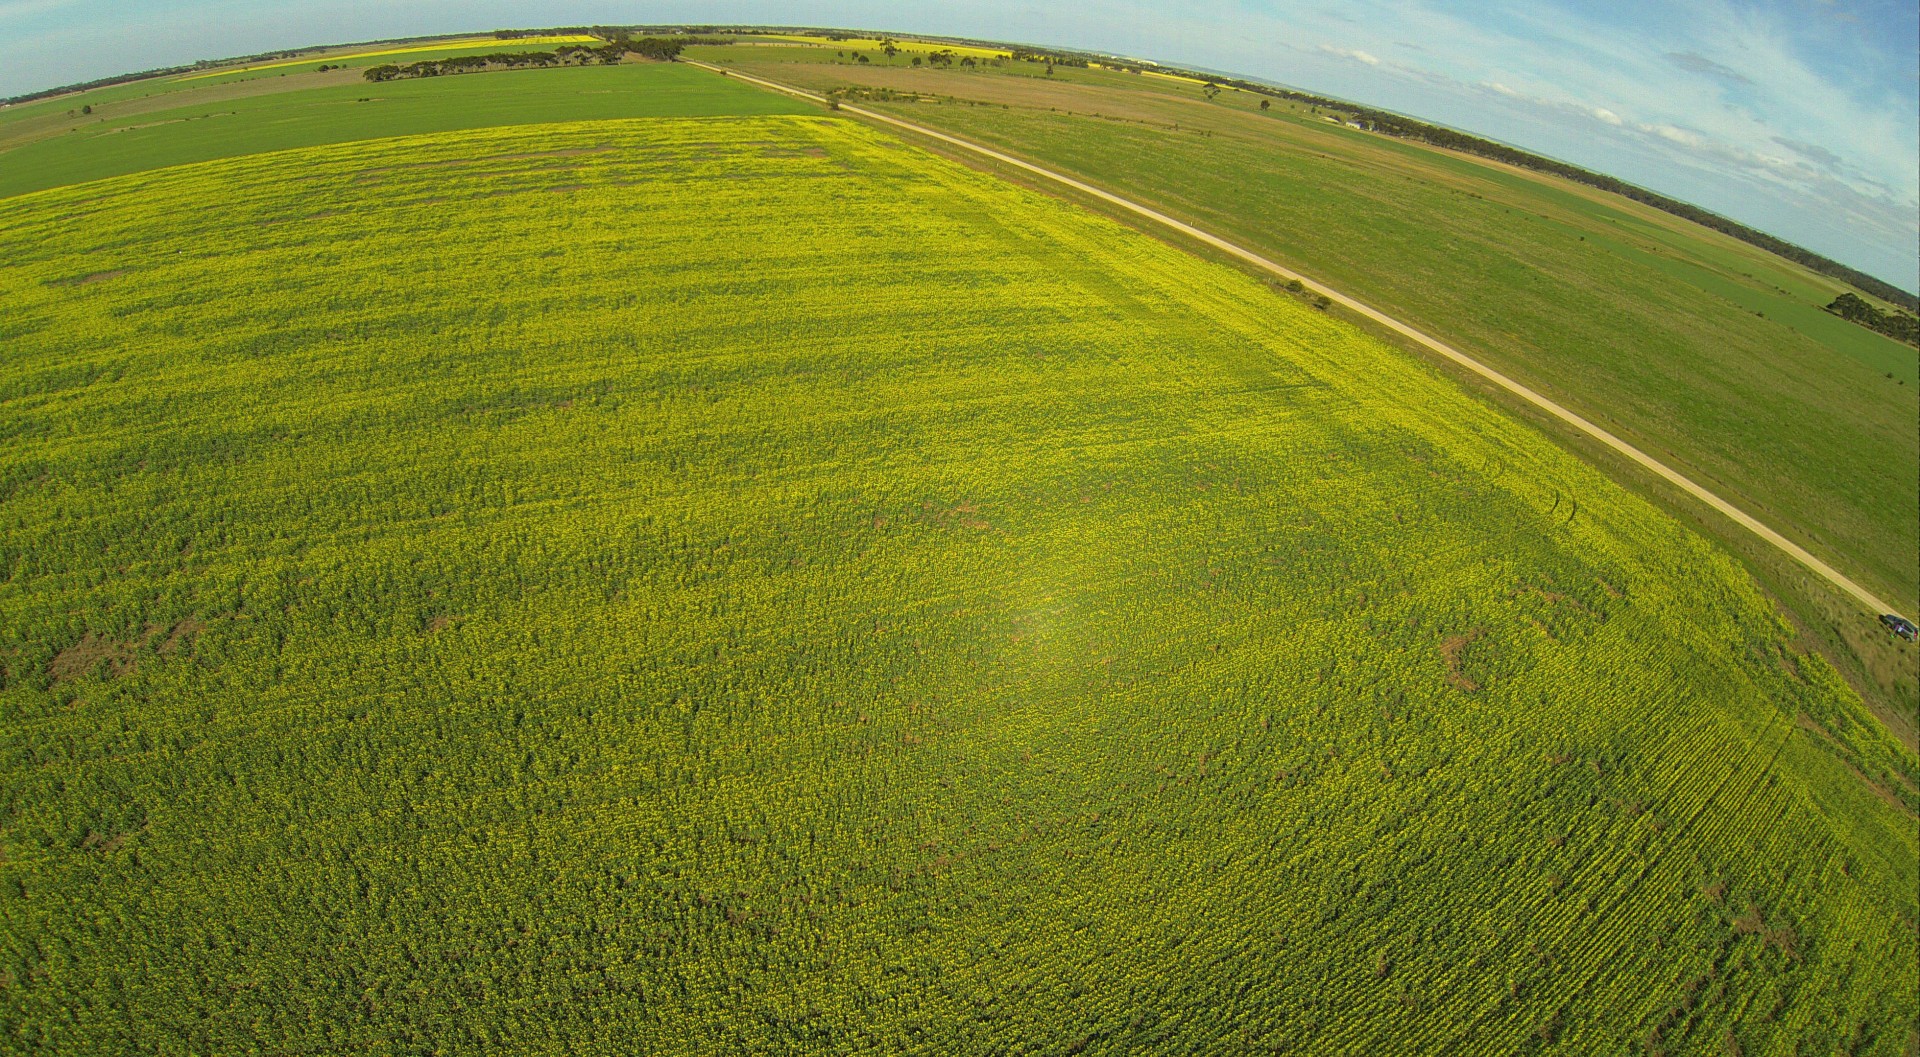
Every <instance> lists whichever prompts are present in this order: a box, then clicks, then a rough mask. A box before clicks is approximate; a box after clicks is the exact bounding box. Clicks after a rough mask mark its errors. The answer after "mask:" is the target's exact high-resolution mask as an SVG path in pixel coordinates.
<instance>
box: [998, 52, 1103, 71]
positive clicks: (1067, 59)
mask: <svg viewBox="0 0 1920 1057" xmlns="http://www.w3.org/2000/svg"><path fill="white" fill-rule="evenodd" d="M1013 58H1014V60H1015V61H1016V62H1044V63H1046V64H1047V65H1049V66H1073V67H1078V68H1079V69H1082V70H1084V69H1086V68H1087V67H1088V66H1089V65H1090V64H1091V62H1092V59H1091V58H1090V57H1089V56H1086V55H1076V54H1074V53H1072V52H1065V51H1037V50H1033V49H1028V48H1015V49H1013Z"/></svg>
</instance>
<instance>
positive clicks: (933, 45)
mask: <svg viewBox="0 0 1920 1057" xmlns="http://www.w3.org/2000/svg"><path fill="white" fill-rule="evenodd" d="M754 37H755V39H759V40H784V41H791V42H794V43H797V44H812V45H814V46H815V47H821V48H837V49H841V50H845V49H849V48H850V49H853V50H856V51H865V50H868V49H872V50H875V51H877V50H879V49H880V47H881V46H882V45H884V44H885V43H886V42H885V41H883V40H880V39H879V38H877V37H849V38H848V39H846V40H828V39H826V38H825V37H804V36H801V35H799V34H797V33H756V34H754ZM893 43H894V45H895V46H896V47H898V48H899V49H900V50H901V51H950V52H953V53H954V54H955V55H971V56H973V57H974V58H978V59H995V58H1003V57H1005V56H1006V55H1008V54H1010V53H1009V52H1007V51H1006V50H1005V49H994V48H976V47H973V46H971V45H967V44H942V43H940V42H939V41H933V40H915V39H913V38H912V37H894V38H893Z"/></svg>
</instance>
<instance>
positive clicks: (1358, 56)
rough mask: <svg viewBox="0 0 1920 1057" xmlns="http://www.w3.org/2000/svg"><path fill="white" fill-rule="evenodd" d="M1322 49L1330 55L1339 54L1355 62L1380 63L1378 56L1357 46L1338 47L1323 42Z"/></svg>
mask: <svg viewBox="0 0 1920 1057" xmlns="http://www.w3.org/2000/svg"><path fill="white" fill-rule="evenodd" d="M1320 50H1321V51H1323V52H1325V53H1326V54H1328V55H1337V56H1339V57H1340V58H1343V59H1352V60H1353V61H1355V62H1362V63H1365V64H1367V65H1368V66H1378V65H1380V60H1379V59H1378V58H1376V57H1375V56H1373V55H1370V54H1368V53H1367V52H1364V51H1361V50H1359V49H1357V48H1336V47H1334V46H1333V45H1331V44H1322V45H1320Z"/></svg>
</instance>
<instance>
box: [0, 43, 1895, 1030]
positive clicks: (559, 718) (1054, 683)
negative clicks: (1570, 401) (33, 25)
mask: <svg viewBox="0 0 1920 1057" xmlns="http://www.w3.org/2000/svg"><path fill="white" fill-rule="evenodd" d="M503 76H507V75H503ZM529 76H534V75H529ZM472 80H475V81H478V80H483V78H473V79H472ZM0 259H4V260H6V261H7V262H8V265H7V267H6V268H5V269H4V270H0V297H3V298H4V303H5V304H6V305H7V306H8V311H7V313H6V314H5V316H4V317H0V341H3V342H4V348H5V350H6V355H5V358H4V360H0V435H3V436H4V437H5V440H6V443H5V446H4V448H0V561H4V568H5V575H4V577H0V662H4V685H3V686H0V716H4V722H0V797H3V799H0V806H3V808H4V813H0V827H3V828H0V856H3V858H0V987H4V990H0V995H4V1000H3V1001H0V1049H4V1050H5V1051H6V1052H21V1053H25V1052H66V1053H82V1052H121V1051H151V1052H161V1053H182V1054H184V1053H206V1052H246V1051H248V1050H253V1049H258V1050H267V1051H339V1050H345V1049H351V1050H354V1051H356V1052H363V1053H367V1054H388V1053H393V1054H398V1053H415V1052H420V1051H422V1050H427V1049H435V1048H439V1049H445V1050H448V1051H450V1052H451V1051H465V1052H476V1051H488V1050H512V1051H514V1052H520V1053H541V1052H552V1053H563V1052H566V1053H571V1052H586V1051H593V1052H642V1053H646V1052H659V1053H712V1054H732V1053H742V1052H768V1053H776V1052H780V1053H784V1052H809V1053H811V1052H818V1053H851V1052H873V1053H941V1054H951V1053H1010V1052H1033V1053H1054V1052H1081V1053H1105V1054H1121V1053H1143V1052H1144V1053H1155V1052H1164V1053H1196V1052H1198V1053H1215V1052H1247V1051H1259V1050H1269V1049H1277V1050H1279V1051H1281V1052H1285V1051H1286V1050H1288V1049H1293V1050H1296V1051H1301V1052H1316V1053H1356V1054H1357V1053H1382V1052H1423V1051H1446V1050H1455V1051H1460V1050H1466V1051H1472V1052H1488V1053H1508V1052H1511V1053H1525V1052H1540V1051H1546V1052H1561V1053H1579V1054H1585V1053H1594V1052H1654V1051H1656V1050H1662V1051H1666V1052H1699V1051H1709V1052H1710V1051H1714V1050H1719V1049H1721V1048H1723V1047H1724V1046H1725V1045H1726V1044H1727V1041H1728V1040H1729V1039H1732V1040H1733V1041H1734V1042H1736V1043H1737V1044H1738V1045H1739V1046H1740V1047H1741V1048H1742V1050H1743V1052H1746V1053H1787V1052H1794V1051H1795V1050H1796V1048H1797V1049H1800V1050H1805V1051H1812V1052H1823V1053H1824V1052H1834V1051H1838V1050H1841V1049H1843V1048H1846V1047H1853V1048H1854V1049H1855V1050H1856V1051H1857V1052H1896V1051H1897V1050H1898V1048H1899V1047H1901V1046H1904V1045H1905V1044H1906V1039H1907V1038H1908V1035H1909V1032H1911V1031H1912V1030H1913V1024H1914V1019H1915V1014H1916V1010H1915V999H1914V997H1913V996H1914V995H1915V993H1916V987H1917V986H1920V980H1916V975H1917V974H1916V968H1915V965H1916V957H1917V956H1920V950H1917V944H1916V938H1915V927H1916V920H1917V919H1920V909H1917V908H1916V897H1915V894H1914V893H1915V886H1916V881H1917V875H1916V866H1915V859H1916V854H1920V852H1917V850H1916V837H1915V832H1914V812H1915V810H1916V808H1920V762H1917V761H1916V760H1915V758H1914V757H1913V755H1912V754H1911V753H1909V752H1907V751H1906V750H1904V749H1902V748H1901V747H1899V746H1898V745H1897V744H1896V743H1894V742H1893V741H1892V740H1891V739H1890V738H1889V737H1888V736H1887V735H1886V734H1885V733H1884V731H1883V730H1882V729H1881V728H1880V727H1879V726H1877V725H1876V724H1874V723H1873V722H1872V721H1871V720H1869V719H1867V718H1866V716H1865V714H1864V712H1863V710H1862V708H1861V706H1860V703H1859V702H1858V700H1857V699H1856V698H1855V697H1854V696H1853V695H1852V693H1851V692H1850V691H1849V690H1847V689H1846V687H1845V686H1844V684H1842V683H1841V682H1840V680H1839V679H1838V678H1837V677H1836V676H1835V674H1834V673H1833V671H1832V670H1831V669H1830V668H1828V667H1827V666H1826V664H1825V663H1824V662H1823V661H1821V660H1819V659H1818V658H1817V657H1807V656H1800V655H1798V654H1795V653H1794V652H1793V651H1792V650H1791V649H1790V648H1789V643H1790V641H1791V636H1790V634H1789V629H1787V628H1786V627H1784V626H1783V625H1782V623H1781V622H1780V620H1779V619H1778V618H1777V617H1775V616H1774V615H1773V612H1772V610H1771V609H1770V608H1769V606H1768V604H1767V602H1766V601H1765V599H1763V598H1762V597H1761V595H1760V594H1759V592H1758V590H1757V589H1756V588H1755V587H1754V585H1753V584H1752V582H1751V580H1750V579H1749V578H1748V576H1747V575H1746V574H1745V573H1744V572H1743V571H1742V570H1741V569H1740V568H1739V567H1738V566H1737V565H1736V564H1735V563H1734V562H1733V561H1732V560H1731V559H1730V558H1728V557H1726V556H1725V555H1724V554H1723V553H1721V552H1720V551H1718V550H1716V549H1714V548H1713V547H1711V546H1709V545H1708V544H1706V543H1705V542H1703V541H1702V540H1700V539H1699V538H1698V537H1697V536H1695V535H1693V534H1692V533H1691V532H1689V531H1688V530H1687V529H1685V528H1684V527H1682V526H1680V525H1678V524H1676V523H1674V522H1673V521H1672V520H1670V519H1668V518H1666V517H1664V516H1662V515H1660V514H1659V513H1657V512H1656V511H1655V510H1654V509H1653V508H1651V507H1650V506H1649V505H1647V504H1646V503H1644V502H1642V501H1640V500H1637V499H1635V498H1633V497H1631V496H1629V495H1628V494H1626V493H1625V492H1623V491H1622V490H1621V489H1619V488H1618V487H1616V486H1614V485H1612V484H1611V483H1609V482H1608V481H1606V480H1605V479H1604V478H1603V477H1602V476H1601V475H1599V474H1598V473H1597V472H1595V471H1592V470H1590V469H1588V468H1586V467H1584V466H1583V465H1581V464H1580V463H1578V462H1577V461H1576V460H1574V459H1573V458H1572V457H1570V456H1568V455H1566V454H1565V453H1563V452H1561V451H1560V450H1559V449H1557V448H1556V447H1554V446H1553V445H1552V444H1551V443H1549V442H1548V441H1546V440H1545V439H1543V438H1542V437H1540V436H1539V435H1538V434H1536V433H1535V432H1533V431H1532V430H1530V429H1528V428H1526V427H1523V426H1521V425H1518V424H1516V423H1514V422H1513V421H1511V420H1509V419H1507V418H1506V417H1504V416H1502V415H1501V414H1499V413H1497V412H1496V411H1495V410H1493V409H1491V408H1489V407H1487V406H1485V405H1484V404H1482V403H1480V402H1477V401H1476V400H1474V399H1471V398H1469V397H1467V396H1465V395H1463V394H1462V393H1461V392H1460V391H1459V390H1458V389H1457V388H1455V387H1454V386H1452V385H1451V384H1450V383H1447V382H1446V381H1444V380H1442V379H1440V378H1438V377H1436V376H1435V375H1434V374H1433V373H1431V372H1430V371H1428V370H1426V369H1424V368H1421V367H1420V366H1418V365H1416V364H1414V363H1412V362H1410V361H1408V360H1407V359H1406V358H1405V357H1404V356H1402V355H1400V354H1398V353H1396V352H1394V351H1392V350H1390V349H1388V348H1386V347H1384V346H1382V345H1380V344H1378V343H1377V342H1375V341H1373V340H1371V339H1368V338H1366V337H1365V336H1363V335H1361V334H1359V333H1357V332H1356V331H1354V330H1353V329H1351V328H1349V327H1347V326H1345V325H1343V324H1340V323H1339V322H1337V321H1335V320H1332V319H1330V318H1328V317H1326V316H1324V315H1322V314H1320V313H1317V312H1315V311H1313V310H1312V309H1311V308H1308V307H1306V306H1304V305H1302V304H1300V303H1299V302H1297V301H1295V300H1293V299H1291V298H1289V297H1285V296H1278V295H1276V294H1274V293H1273V292H1272V291H1270V290H1269V289H1267V288H1266V287H1263V286H1261V285H1260V284H1258V283H1256V282H1254V281H1252V280H1250V279H1248V278H1246V277H1244V276H1242V275H1240V274H1238V273H1236V272H1234V271H1232V270H1229V269H1226V268H1224V267H1220V266H1216V265H1211V264H1207V263H1204V262H1201V261H1198V260H1195V259H1193V258H1191V257H1188V256H1186V255H1184V254H1182V253H1180V252H1178V251H1176V250H1174V249H1172V248H1169V247H1167V246H1164V245H1162V244H1160V243H1158V242H1155V241H1153V240H1152V239H1149V238H1147V237H1145V236H1143V235H1139V234H1137V233H1134V232H1132V231H1129V230H1127V229H1125V228H1123V227H1121V226H1118V225H1116V224H1113V223H1111V222H1108V221H1105V220H1102V219H1100V218H1097V217H1093V216H1090V215H1087V214H1085V213H1082V212H1079V211H1076V210H1075V209H1073V208H1071V207H1069V206H1067V205H1064V204H1062V203H1058V202H1055V201H1052V200H1049V199H1046V198H1043V197H1040V196H1038V195H1035V194H1031V193H1028V192H1025V191H1021V190H1019V189H1016V188H1012V187H1009V186H1007V185H1004V184H1001V183H999V182H996V181H995V180H994V179H992V178H990V177H988V176H984V175H981V174H977V173H973V172H970V171H968V170H966V169H964V168H961V167H959V166H955V165H950V164H946V163H943V162H939V161H936V160H933V159H931V158H929V157H928V156H926V155H924V154H922V153H919V152H916V151H913V150H910V149H907V148H905V147H903V146H902V145H901V144H899V143H897V142H895V141H893V140H891V139H888V138H887V137H885V136H883V135H880V134H878V133H875V132H872V131H869V130H867V129H864V128H862V127H859V126H857V125H853V124H851V123H849V122H844V121H840V120H836V119H831V118H822V117H811V118H806V117H758V118H737V119H724V120H723V119H710V120H699V119H677V120H666V119H658V120H631V121H603V122H594V123H581V124H556V125H543V126H538V127H520V128H499V129H489V130H484V131H473V132H462V133H449V134H442V135H432V136H421V137H414V138H410V139H399V140H388V141H377V142H362V143H352V144H345V145H334V146H329V147H324V148H315V149H305V150H299V151H292V152H286V153H280V154H265V155H256V156H251V157H246V158H238V159H230V160H225V161H219V162H212V163H207V164H202V165H194V166H184V167H177V168H171V169H165V170H161V171H158V172H153V173H148V174H143V175H141V176H138V177H131V178H126V179H116V180H110V181H103V182H97V183H93V184H89V185H85V186H79V187H71V188H62V189H55V190H50V191H43V192H37V193H33V194H27V195H21V196H17V197H14V198H11V199H7V200H4V201H0Z"/></svg>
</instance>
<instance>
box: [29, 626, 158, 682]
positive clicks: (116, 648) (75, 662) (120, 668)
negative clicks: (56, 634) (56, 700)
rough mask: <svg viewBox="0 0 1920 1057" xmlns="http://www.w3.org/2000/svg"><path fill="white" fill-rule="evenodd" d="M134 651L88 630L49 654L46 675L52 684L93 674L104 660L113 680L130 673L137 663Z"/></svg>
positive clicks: (128, 646)
mask: <svg viewBox="0 0 1920 1057" xmlns="http://www.w3.org/2000/svg"><path fill="white" fill-rule="evenodd" d="M135 649H136V646H135V645H134V644H133V643H126V642H115V641H113V640H112V639H103V638H101V637H100V636H98V635H95V634H94V633H93V632H91V631H89V632H87V633H86V634H85V635H82V636H81V637H80V641H79V642H76V643H74V644H73V645H71V646H68V647H67V648H66V649H64V650H61V651H60V652H59V653H56V654H54V655H53V660H52V661H51V662H49V663H48V664H47V674H48V675H51V676H53V681H54V682H56V683H64V682H67V681H69V680H73V679H78V678H80V677H81V676H83V675H85V674H87V673H88V672H91V671H93V670H94V669H95V668H96V667H98V666H99V665H100V663H101V662H102V661H104V662H106V664H107V668H108V671H109V672H110V673H111V674H112V677H113V678H116V679H117V678H119V677H120V676H123V675H125V674H127V673H128V672H131V671H133V669H134V665H135V664H136V663H137V659H136V658H135V656H134V650H135Z"/></svg>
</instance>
